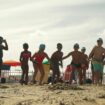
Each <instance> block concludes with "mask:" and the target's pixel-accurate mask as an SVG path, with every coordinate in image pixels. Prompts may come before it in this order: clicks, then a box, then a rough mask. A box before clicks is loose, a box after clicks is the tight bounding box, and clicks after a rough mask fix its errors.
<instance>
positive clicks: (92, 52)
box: [89, 46, 96, 60]
mask: <svg viewBox="0 0 105 105" xmlns="http://www.w3.org/2000/svg"><path fill="white" fill-rule="evenodd" d="M95 49H96V46H95V47H94V48H93V49H92V51H91V52H90V54H89V60H90V59H92V58H93V56H94V52H95Z"/></svg>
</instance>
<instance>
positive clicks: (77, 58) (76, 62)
mask: <svg viewBox="0 0 105 105" xmlns="http://www.w3.org/2000/svg"><path fill="white" fill-rule="evenodd" d="M78 50H79V44H78V43H76V44H74V51H71V52H70V53H69V54H68V55H66V56H64V57H63V59H66V58H68V57H70V56H71V57H72V61H71V65H72V66H73V68H75V69H74V70H73V71H72V74H71V79H70V84H71V83H72V80H75V81H76V82H77V74H78V77H79V84H82V78H81V75H82V71H81V57H82V53H81V52H80V51H78Z"/></svg>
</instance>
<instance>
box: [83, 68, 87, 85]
mask: <svg viewBox="0 0 105 105" xmlns="http://www.w3.org/2000/svg"><path fill="white" fill-rule="evenodd" d="M85 81H86V69H83V83H85Z"/></svg>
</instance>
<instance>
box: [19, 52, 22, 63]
mask: <svg viewBox="0 0 105 105" xmlns="http://www.w3.org/2000/svg"><path fill="white" fill-rule="evenodd" d="M19 60H20V62H21V61H22V52H21V54H20V59H19Z"/></svg>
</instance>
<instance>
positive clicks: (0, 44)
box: [0, 36, 8, 77]
mask: <svg viewBox="0 0 105 105" xmlns="http://www.w3.org/2000/svg"><path fill="white" fill-rule="evenodd" d="M3 43H4V44H5V45H3ZM3 50H8V44H7V41H6V40H5V39H3V37H1V36H0V77H1V69H2V63H3V60H2V58H3Z"/></svg>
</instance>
